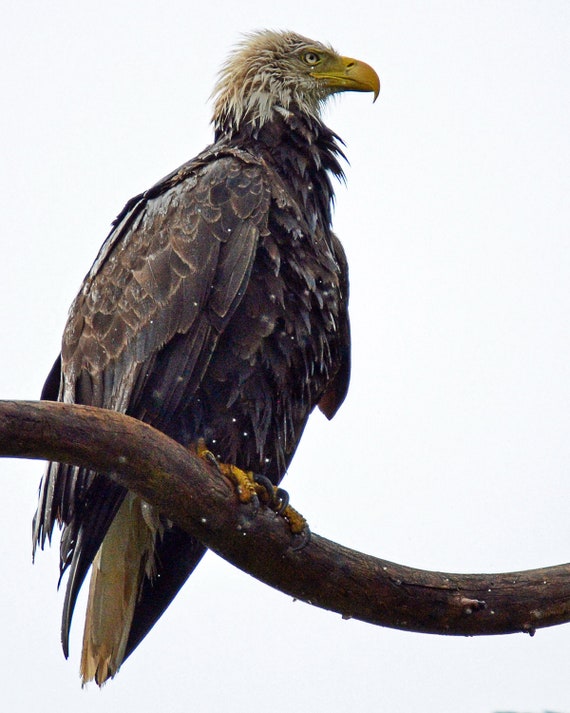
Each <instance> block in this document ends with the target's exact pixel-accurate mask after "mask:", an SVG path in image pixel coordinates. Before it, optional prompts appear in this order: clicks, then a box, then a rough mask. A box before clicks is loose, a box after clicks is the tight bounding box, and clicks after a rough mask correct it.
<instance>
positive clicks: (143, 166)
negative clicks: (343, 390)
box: [0, 0, 570, 713]
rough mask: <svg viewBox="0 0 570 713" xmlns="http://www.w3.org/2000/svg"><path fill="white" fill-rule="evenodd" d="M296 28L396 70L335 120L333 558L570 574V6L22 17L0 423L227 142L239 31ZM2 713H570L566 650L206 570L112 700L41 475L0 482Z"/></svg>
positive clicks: (8, 205) (58, 8) (15, 27)
mask: <svg viewBox="0 0 570 713" xmlns="http://www.w3.org/2000/svg"><path fill="white" fill-rule="evenodd" d="M263 27H271V28H289V29H294V30H296V31H298V32H301V33H303V34H305V35H308V36H310V37H313V38H314V39H319V40H324V41H328V42H331V43H332V44H333V45H334V46H335V47H336V48H337V49H338V50H339V51H341V52H342V53H343V54H347V55H352V56H355V57H358V58H361V59H363V60H365V61H366V62H369V63H370V64H372V65H373V66H374V67H375V68H376V69H377V71H378V73H379V75H380V77H381V80H382V92H381V95H380V98H379V100H378V102H377V103H376V104H375V105H374V106H373V105H372V103H371V98H370V96H369V95H350V94H347V95H344V96H342V97H341V98H340V99H339V100H338V101H335V102H332V103H331V105H330V107H329V109H328V111H327V114H326V118H327V123H329V125H330V126H332V128H334V129H335V130H336V131H337V132H338V133H339V134H340V135H341V136H342V137H343V138H344V139H345V141H346V143H347V155H348V157H349V158H350V162H351V165H350V166H348V167H347V174H348V188H347V189H345V188H344V187H342V186H339V187H338V191H337V196H338V200H337V209H336V215H335V227H336V230H337V232H338V233H339V234H340V236H341V237H342V239H343V242H344V245H345V247H346V250H347V252H348V256H349V261H350V266H351V276H352V282H351V285H352V303H351V307H352V321H353V337H354V371H353V379H352V386H351V391H350V395H349V397H348V400H347V401H346V404H345V405H344V407H343V408H342V410H341V412H340V413H339V414H338V416H337V417H336V418H335V420H334V421H333V422H332V423H328V422H326V420H325V419H324V418H323V417H322V416H320V415H315V416H314V418H313V420H312V423H311V425H310V427H309V428H308V430H307V432H306V435H305V438H304V440H303V444H302V446H301V448H300V450H299V452H298V456H297V457H296V459H295V462H294V464H293V466H292V468H291V471H290V474H289V476H288V477H287V479H286V487H287V488H288V490H289V492H290V493H291V497H292V502H293V503H294V505H295V506H296V507H298V508H299V509H300V510H301V512H303V513H304V514H305V515H306V516H307V517H308V519H309V521H310V524H311V526H312V529H313V530H314V531H315V532H318V533H320V534H322V535H325V536H327V537H329V538H332V539H335V540H337V541H339V542H342V543H343V544H345V545H348V546H352V547H355V548H358V549H361V550H364V551H366V552H369V553H372V554H376V555H378V556H381V557H385V558H388V559H392V560H395V561H397V562H401V563H405V564H408V565H413V566H417V567H423V568H432V569H439V570H448V571H462V572H480V571H508V570H516V569H522V568H531V567H538V566H544V565H549V564H556V563H561V562H565V561H568V560H569V559H570V478H569V474H570V473H569V471H570V439H569V437H568V434H569V430H570V329H569V327H570V325H569V310H570V285H569V281H568V275H569V270H570V243H569V236H570V207H569V206H570V204H569V200H568V199H569V195H570V168H569V163H570V131H569V127H570V81H569V70H570V4H569V3H568V2H566V1H564V2H530V1H529V2H523V1H519V2H497V0H494V1H493V2H477V3H473V2H430V3H428V2H412V1H406V0H402V1H400V2H395V1H394V2H383V1H382V0H362V1H359V0H353V1H352V2H350V3H347V2H345V1H343V2H341V1H340V0H329V2H327V3H310V2H306V1H303V2H298V0H289V1H288V2H283V3H269V2H268V1H267V0H263V1H261V0H259V1H250V2H247V1H244V2H235V0H232V1H230V0H221V1H219V2H215V1H211V2H207V3H200V4H198V3H195V2H192V1H191V0H186V1H185V2H182V1H181V0H180V1H179V0H171V1H169V0H161V1H160V2H147V1H145V0H137V1H136V2H135V1H134V0H132V1H130V0H114V1H113V2H98V3H95V2H90V3H86V2H79V1H78V0H74V1H72V0H68V1H67V2H64V1H60V0H50V2H45V1H44V0H42V1H37V2H32V1H30V0H21V1H20V2H17V3H16V2H8V0H4V2H3V6H2V12H1V20H0V55H1V56H0V62H1V66H2V80H1V81H2V90H1V91H2V93H1V101H2V104H3V108H2V110H1V112H0V136H1V139H0V151H1V161H0V172H1V191H0V218H1V225H2V228H1V232H0V240H1V258H0V308H1V310H2V320H1V325H2V342H1V350H0V398H22V399H33V398H36V397H37V396H38V394H39V392H40V389H41V385H42V382H43V379H44V377H45V375H46V373H47V371H48V369H49V367H50V366H51V364H52V361H53V359H54V358H55V356H56V354H57V351H58V348H59V346H58V345H59V339H60V335H61V332H62V329H63V325H64V322H65V318H66V312H67V308H68V306H69V304H70V302H71V300H72V298H73V297H74V295H75V293H76V291H77V289H78V287H79V284H80V282H81V280H82V278H83V276H84V274H85V273H86V272H87V270H88V268H89V266H90V264H91V262H92V260H93V258H94V256H95V254H96V251H97V249H98V247H99V245H100V243H101V242H102V241H103V239H104V237H105V235H106V234H107V231H108V228H109V224H110V221H111V220H112V219H113V218H114V216H115V215H116V214H117V213H118V211H119V210H120V209H121V207H122V206H123V204H124V203H125V202H126V200H127V199H128V198H130V197H131V196H132V195H134V194H135V193H138V192H139V191H141V190H144V189H146V188H147V187H149V186H150V185H151V184H152V183H154V182H155V181H156V180H157V179H159V178H160V177H161V176H163V175H164V174H166V173H168V172H169V171H170V170H171V169H173V168H175V167H176V166H177V165H179V164H180V163H182V162H183V161H185V160H186V159H188V158H190V157H192V156H193V155H194V154H195V153H197V152H198V151H199V150H201V149H202V148H203V147H204V146H205V145H206V144H207V143H208V142H209V141H210V138H211V129H210V127H209V124H208V122H209V116H210V107H209V105H208V102H207V100H208V96H209V94H210V91H211V89H212V87H213V83H214V81H215V76H216V72H217V70H218V68H219V66H220V64H221V63H222V61H223V60H224V59H225V57H226V55H227V52H228V50H229V49H230V47H231V46H232V45H233V44H234V42H235V41H236V40H237V38H238V35H239V33H240V32H244V31H247V30H251V29H258V28H263ZM0 468H1V474H0V487H1V490H0V494H1V499H2V507H1V511H2V515H1V519H0V565H1V566H2V573H3V574H2V581H1V584H0V631H1V642H2V645H1V647H0V691H1V693H0V700H1V701H2V703H1V707H2V708H3V709H4V710H9V711H14V712H17V713H19V712H20V711H30V710H41V711H42V713H52V712H56V711H57V713H71V712H72V711H73V712H76V711H119V710H123V711H133V710H136V711H141V712H143V711H156V710H165V711H166V710H168V711H173V712H177V711H204V712H206V713H208V712H210V711H212V712H216V711H232V712H233V711H235V712H236V713H242V712H244V713H245V712H246V711H247V712H248V713H249V712H250V711H264V710H271V711H272V713H285V712H286V711H287V712H288V711H291V710H296V711H301V712H304V711H314V712H315V713H321V712H324V711H327V713H328V712H331V713H336V712H340V711H346V710H351V711H367V710H380V711H390V712H391V713H399V712H402V713H409V712H415V711H422V713H423V712H425V713H436V712H437V713H455V712H456V711H461V712H462V713H492V712H493V711H516V712H518V713H541V712H542V711H545V710H550V711H556V712H557V713H568V711H570V627H567V626H564V627H559V628H556V629H551V630H543V631H538V632H537V634H536V636H535V637H534V638H532V639H531V638H530V637H528V636H524V635H522V634H520V635H515V636H508V637H496V638H471V639H467V638H441V637H435V636H426V635H419V634H408V633H403V632H399V631H391V630H388V629H380V628H375V627H372V626H368V625H364V624H361V623H358V622H355V621H348V622H347V621H342V620H341V617H340V616H338V615H333V614H331V613H327V612H323V611H320V610H317V609H314V608H311V607H309V606H307V605H305V604H301V603H294V602H292V601H291V599H290V598H289V597H286V596H284V595H282V594H280V593H278V592H275V591H273V590H271V589H269V588H268V587H266V586H264V585H262V584H260V583H258V582H256V581H255V580H253V579H252V578H250V577H248V576H247V575H245V574H242V573H240V572H239V571H237V570H236V569H234V568H233V567H232V566H230V565H229V564H227V563H225V562H223V561H222V560H219V559H218V558H216V557H215V556H214V555H209V556H207V557H206V559H205V560H204V562H203V564H202V565H201V566H200V567H199V569H198V570H197V572H196V573H195V575H194V576H193V577H192V579H191V580H190V582H189V583H188V584H187V585H186V587H185V588H184V590H183V591H182V593H181V594H180V595H179V596H178V598H177V599H176V601H175V603H174V604H173V605H172V606H171V607H170V609H169V610H168V613H167V614H166V615H165V616H164V617H163V619H162V620H161V621H160V622H159V624H158V625H157V626H156V628H155V629H154V630H153V632H152V633H151V634H150V635H149V636H148V637H147V639H146V640H145V641H144V642H143V644H142V645H141V646H140V647H139V649H138V650H137V651H136V653H135V654H134V655H133V656H132V658H131V659H130V660H129V661H128V662H127V663H126V664H125V666H124V668H123V669H122V670H121V672H120V674H119V676H118V677H117V678H116V679H115V680H114V681H112V682H111V683H109V684H108V685H107V686H106V687H105V688H104V689H103V691H99V690H97V689H96V688H95V687H90V688H88V689H87V690H83V691H82V690H81V688H80V683H79V679H78V675H77V671H78V659H79V647H80V634H81V629H82V605H81V604H80V606H79V608H78V611H77V617H76V620H75V626H74V629H73V637H72V654H71V659H70V661H68V662H65V660H64V659H63V656H62V653H61V649H60V646H59V620H60V615H61V604H62V593H61V592H60V593H57V591H56V580H57V574H58V573H57V547H54V548H53V549H52V550H51V551H49V552H46V553H40V555H39V557H38V559H37V564H36V565H35V566H34V567H33V568H32V565H31V557H30V555H31V552H30V548H31V526H30V520H31V517H32V514H33V512H34V509H35V500H36V493H37V486H38V482H39V478H40V475H41V472H42V465H41V464H40V463H31V462H29V463H28V462H23V461H15V460H12V461H5V462H4V461H3V462H2V463H0Z"/></svg>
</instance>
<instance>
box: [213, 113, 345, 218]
mask: <svg viewBox="0 0 570 713" xmlns="http://www.w3.org/2000/svg"><path fill="white" fill-rule="evenodd" d="M340 143H342V141H341V140H340V139H339V137H338V136H337V135H336V134H335V133H334V132H333V131H331V130H330V129H329V128H328V127H327V126H325V125H324V124H323V123H322V122H321V121H320V120H319V119H315V118H314V117H310V116H307V115H305V114H303V113H302V112H295V111H285V110H283V111H281V112H275V113H274V116H273V118H272V119H271V120H270V121H267V122H265V123H264V124H263V125H262V126H261V127H259V126H254V125H252V124H251V123H248V122H243V123H242V125H241V127H240V129H239V130H233V131H228V130H226V131H224V130H223V129H218V130H217V132H216V144H217V145H218V146H222V145H223V146H234V147H236V148H240V149H242V150H245V151H248V152H249V153H252V154H254V155H255V156H258V157H260V158H262V159H263V160H264V161H265V162H266V163H267V164H269V165H271V166H272V167H273V168H274V169H275V170H276V171H277V172H278V173H279V174H280V176H281V178H282V179H283V180H284V181H285V182H286V183H287V185H288V186H289V187H290V189H291V190H292V192H293V193H294V194H295V195H296V198H297V200H298V202H299V204H300V205H301V207H302V208H303V210H304V213H305V215H308V214H315V218H314V219H315V220H316V219H320V220H322V222H323V227H325V228H326V229H328V228H329V227H330V222H331V209H332V204H333V201H334V191H333V187H332V184H331V180H330V177H331V176H335V177H336V178H338V179H339V180H343V179H344V172H343V170H342V167H341V165H340V159H341V158H344V154H343V152H342V149H341V147H340V145H339V144H340ZM317 213H318V218H317V216H316V214H317Z"/></svg>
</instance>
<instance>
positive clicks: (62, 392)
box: [33, 31, 380, 685]
mask: <svg viewBox="0 0 570 713" xmlns="http://www.w3.org/2000/svg"><path fill="white" fill-rule="evenodd" d="M379 88H380V84H379V80H378V76H377V75H376V73H375V72H374V70H373V69H372V68H371V67H369V66H368V65H367V64H365V63H363V62H360V61H357V60H354V59H350V58H347V57H342V56H340V55H338V54H337V53H336V52H335V51H334V50H333V49H332V48H330V47H328V46H324V45H322V44H320V43H319V42H314V41H312V40H309V39H307V38H305V37H301V36H300V35H297V34H294V33H291V32H282V33H281V32H270V31H264V32H259V33H255V34H252V35H249V36H247V37H246V38H245V39H244V41H243V42H242V43H241V44H240V45H239V46H238V48H237V49H236V51H235V52H234V53H233V54H232V55H231V56H230V59H229V61H228V62H227V64H226V65H225V66H224V67H223V69H222V71H221V74H220V78H219V82H218V85H217V87H216V90H215V92H214V96H215V108H214V117H213V125H214V129H215V140H214V143H213V144H212V145H210V146H209V147H208V148H206V149H205V150H204V151H203V152H202V153H201V154H199V155H198V156H197V157H196V158H194V159H192V160H191V161H189V162H187V163H185V164H183V165H182V166H181V167H180V168H178V169H176V170H175V171H174V172H173V173H171V174H170V175H168V176H166V177H165V178H163V179H162V180H161V181H159V182H158V183H157V184H156V185H154V186H153V187H152V188H150V189H149V190H147V191H146V192H145V193H142V194H141V195H138V196H136V197H135V198H133V199H132V200H130V201H129V202H128V203H127V204H126V206H125V208H124V209H123V210H122V212H121V213H120V214H119V216H118V217H117V218H116V220H115V221H114V223H113V227H112V229H111V232H110V234H109V236H108V237H107V239H106V241H105V243H104V244H103V246H102V248H101V250H100V252H99V254H98V256H97V258H96V260H95V262H94V264H93V266H92V268H91V270H90V272H89V273H88V275H87V276H86V278H85V280H84V282H83V285H82V287H81V289H80V292H79V294H78V296H77V297H76V299H75V301H74V302H73V304H72V306H71V309H70V314H69V319H68V322H67V325H66V328H65V332H64V335H63V341H62V349H61V355H60V356H59V357H58V359H57V361H56V363H55V364H54V366H53V368H52V370H51V372H50V374H49V376H48V379H47V381H46V384H45V386H44V390H43V392H42V398H43V399H47V400H59V401H63V402H66V403H76V404H89V405H93V406H99V407H103V408H108V409H114V410H116V411H119V412H121V413H125V414H128V415H130V416H133V417H135V418H138V419H140V420H142V421H144V422H146V423H148V424H151V425H152V426H154V427H155V428H158V429H160V430H161V431H163V432H164V433H166V434H167V435H168V436H170V437H171V438H173V439H175V440H176V441H178V442H179V443H182V444H183V445H185V446H187V447H189V448H192V447H195V446H196V444H197V443H198V442H201V443H205V445H206V447H207V448H208V449H209V450H210V451H211V452H212V453H213V454H214V455H215V456H216V458H217V459H218V460H219V461H220V462H221V463H228V464H233V465H235V466H237V467H238V468H240V469H243V470H246V471H253V472H255V473H257V474H261V475H262V476H265V478H267V479H269V480H270V481H271V482H272V483H273V484H278V483H279V482H280V481H281V478H282V477H283V475H284V474H285V471H286V469H287V467H288V465H289V463H290V461H291V458H292V457H293V454H294V452H295V449H296V447H297V445H298V443H299V439H300V438H301V434H302V432H303V429H304V427H305V424H306V423H307V419H308V417H309V415H310V413H311V411H313V409H314V408H315V406H319V407H320V408H321V410H322V411H323V412H324V413H325V415H326V416H327V417H328V418H332V416H333V415H334V414H335V413H336V411H337V409H338V408H339V406H340V404H341V403H342V401H343V400H344V397H345V395H346V391H347V388H348V381H349V370H350V342H349V322H348V312H347V300H348V274H347V265H346V259H345V255H344V252H343V249H342V247H341V244H340V242H339V241H338V239H337V237H336V236H335V235H334V233H333V232H332V230H331V205H332V201H333V188H332V185H331V176H332V177H336V178H340V177H342V175H343V173H342V168H341V166H340V164H339V159H340V158H341V157H342V156H343V154H342V151H341V149H340V146H339V140H338V137H337V136H336V135H335V134H334V133H333V132H332V131H331V130H330V129H328V128H327V127H326V126H325V125H324V124H323V123H322V120H321V118H320V109H321V107H322V105H323V103H324V102H325V100H326V99H327V98H328V97H330V96H331V95H332V94H335V93H337V92H342V91H363V92H373V93H374V97H375V98H376V96H377V95H378V91H379ZM56 522H57V523H58V525H59V526H60V527H61V528H62V529H63V532H62V536H61V551H60V571H61V575H63V573H64V572H65V571H66V570H69V578H68V582H67V589H66V593H65V602H64V608H63V620H62V644H63V650H64V653H65V656H67V655H68V650H69V628H70V624H71V617H72V613H73V609H74V606H75V602H76V599H77V595H78V592H79V589H80V587H81V585H82V583H83V581H84V579H85V577H86V575H87V572H88V570H89V568H90V567H92V573H91V580H90V588H89V598H88V604H87V613H86V622H85V630H84V639H83V652H82V658H81V676H82V680H83V681H84V682H87V681H90V680H93V679H94V680H95V681H96V682H97V683H98V684H99V685H101V684H103V683H104V682H105V681H106V680H107V679H108V678H111V677H113V676H114V675H115V674H116V672H117V671H118V669H119V667H120V665H121V664H122V662H123V661H124V659H125V658H126V657H127V656H129V654H130V653H131V652H132V651H133V649H134V648H135V647H136V646H137V645H138V644H139V643H140V641H141V640H142V639H143V638H144V636H145V635H146V634H147V633H148V631H149V630H150V629H151V627H152V626H153V625H154V624H155V622H156V621H157V619H158V618H159V617H160V616H161V614H162V613H163V611H164V610H165V609H166V607H167V606H168V604H169V603H170V602H171V600H172V599H173V597H174V596H175V595H176V593H177V592H178V590H179V589H180V587H181V586H182V584H183V583H184V582H185V580H186V579H187V578H188V576H189V575H190V573H191V572H192V570H193V569H194V568H195V567H196V565H197V564H198V562H199V560H200V559H201V557H202V556H203V554H204V552H205V548H204V546H203V545H202V544H201V543H200V542H198V541H197V540H195V539H194V538H192V537H191V536H189V535H188V534H186V533H185V532H183V531H181V530H180V529H179V528H177V527H176V526H174V525H173V524H172V523H170V522H168V521H167V520H165V519H164V518H162V517H161V516H160V514H159V513H157V512H156V511H155V510H154V509H153V508H152V507H151V506H149V505H148V504H147V503H145V502H143V501H142V500H141V499H139V498H138V497H137V496H136V495H135V494H133V493H131V492H129V491H127V490H125V489H124V488H122V487H120V486H118V485H116V484H115V483H113V482H112V481H111V480H110V479H108V478H107V477H106V476H105V475H104V474H101V473H96V472H93V471H91V470H88V469H86V468H77V467H71V466H69V465H65V464H61V463H50V464H49V465H48V468H47V471H46V474H45V475H44V478H43V479H42V482H41V485H40V495H39V504H38V509H37V512H36V515H35V517H34V523H33V538H34V551H35V549H36V547H37V546H38V545H39V546H40V547H41V548H43V547H44V545H45V541H46V539H51V535H52V531H53V528H54V525H55V524H56Z"/></svg>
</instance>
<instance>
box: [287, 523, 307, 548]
mask: <svg viewBox="0 0 570 713" xmlns="http://www.w3.org/2000/svg"><path fill="white" fill-rule="evenodd" d="M294 540H295V542H294V544H293V545H291V549H292V550H293V552H299V550H303V549H305V547H306V546H307V545H308V544H309V542H310V541H311V530H310V528H309V525H305V527H304V528H303V530H302V531H301V532H299V533H297V534H296V535H294Z"/></svg>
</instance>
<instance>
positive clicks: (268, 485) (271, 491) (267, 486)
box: [253, 473, 275, 508]
mask: <svg viewBox="0 0 570 713" xmlns="http://www.w3.org/2000/svg"><path fill="white" fill-rule="evenodd" d="M253 482H254V483H255V484H256V485H260V486H261V487H262V488H263V491H264V495H267V504H268V505H269V507H271V508H274V506H275V488H274V487H273V483H272V482H271V481H270V480H269V478H268V477H267V476H266V475H261V473H254V474H253Z"/></svg>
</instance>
